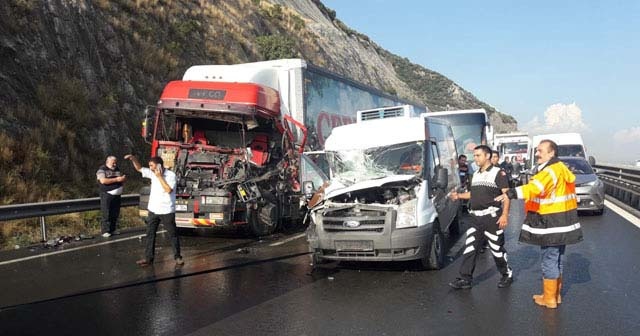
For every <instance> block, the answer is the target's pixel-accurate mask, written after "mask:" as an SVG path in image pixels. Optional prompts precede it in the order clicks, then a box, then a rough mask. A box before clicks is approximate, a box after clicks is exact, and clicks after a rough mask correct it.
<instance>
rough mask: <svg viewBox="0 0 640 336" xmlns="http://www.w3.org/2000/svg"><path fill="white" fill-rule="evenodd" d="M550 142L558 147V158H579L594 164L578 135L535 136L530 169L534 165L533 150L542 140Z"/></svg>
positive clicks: (552, 134)
mask: <svg viewBox="0 0 640 336" xmlns="http://www.w3.org/2000/svg"><path fill="white" fill-rule="evenodd" d="M545 139H546V140H551V141H553V142H555V143H556V145H558V156H579V157H582V158H585V159H586V160H588V161H589V164H591V165H592V166H593V165H595V164H596V159H595V158H594V157H593V156H588V155H587V148H586V147H585V145H584V141H583V140H582V135H580V133H550V134H539V135H535V136H533V138H532V141H531V150H530V151H529V153H530V154H529V156H530V161H529V162H530V167H534V166H535V164H536V158H535V150H536V148H537V147H538V145H539V144H540V141H542V140H545Z"/></svg>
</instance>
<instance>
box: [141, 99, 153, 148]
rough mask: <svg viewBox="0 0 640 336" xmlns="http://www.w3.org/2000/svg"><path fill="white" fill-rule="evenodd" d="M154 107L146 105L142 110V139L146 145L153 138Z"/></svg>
mask: <svg viewBox="0 0 640 336" xmlns="http://www.w3.org/2000/svg"><path fill="white" fill-rule="evenodd" d="M153 110H154V106H150V105H147V107H145V108H144V119H142V132H141V135H142V138H143V139H144V141H145V142H146V143H151V137H152V136H153V114H152V112H151V111H153Z"/></svg>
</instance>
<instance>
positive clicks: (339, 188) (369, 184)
mask: <svg viewBox="0 0 640 336" xmlns="http://www.w3.org/2000/svg"><path fill="white" fill-rule="evenodd" d="M413 179H416V176H415V175H391V176H385V177H382V178H379V179H373V180H367V181H361V182H358V183H354V184H352V185H349V186H348V187H347V186H345V185H343V184H342V183H340V182H338V181H337V180H333V181H331V183H330V184H329V185H328V186H327V188H326V189H325V193H324V194H325V197H324V199H325V200H326V199H331V198H333V197H336V196H340V195H343V194H346V193H349V192H353V191H358V190H364V189H369V188H375V187H382V186H383V185H385V184H389V183H394V182H404V181H410V180H413Z"/></svg>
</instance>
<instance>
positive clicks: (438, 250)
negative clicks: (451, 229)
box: [420, 222, 446, 270]
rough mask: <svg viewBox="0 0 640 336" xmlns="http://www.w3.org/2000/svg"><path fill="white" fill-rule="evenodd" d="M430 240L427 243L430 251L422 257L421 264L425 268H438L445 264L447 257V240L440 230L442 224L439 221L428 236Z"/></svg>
mask: <svg viewBox="0 0 640 336" xmlns="http://www.w3.org/2000/svg"><path fill="white" fill-rule="evenodd" d="M428 237H429V238H428V239H429V240H430V242H429V244H428V245H427V246H428V247H429V250H428V253H427V254H426V255H425V256H424V257H423V258H422V259H420V264H421V266H422V268H423V269H428V270H438V269H441V268H442V267H443V266H444V257H445V253H446V250H445V242H444V235H443V234H442V232H441V231H440V224H439V223H438V222H434V223H433V229H432V231H431V234H430V235H429V236H428Z"/></svg>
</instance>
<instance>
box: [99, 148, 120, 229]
mask: <svg viewBox="0 0 640 336" xmlns="http://www.w3.org/2000/svg"><path fill="white" fill-rule="evenodd" d="M117 161H118V160H117V159H116V157H115V156H111V155H110V156H108V157H107V159H106V160H105V163H104V165H102V166H100V168H98V171H97V172H96V178H97V179H98V186H99V187H100V210H101V212H102V221H101V227H102V228H101V229H102V236H103V237H104V238H109V237H111V235H112V234H113V232H114V231H115V230H116V224H117V222H118V217H120V195H122V191H123V190H124V182H125V181H126V180H127V177H126V176H125V175H123V174H122V173H120V169H118V166H117Z"/></svg>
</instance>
